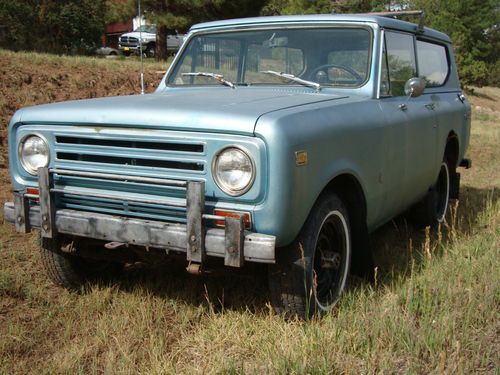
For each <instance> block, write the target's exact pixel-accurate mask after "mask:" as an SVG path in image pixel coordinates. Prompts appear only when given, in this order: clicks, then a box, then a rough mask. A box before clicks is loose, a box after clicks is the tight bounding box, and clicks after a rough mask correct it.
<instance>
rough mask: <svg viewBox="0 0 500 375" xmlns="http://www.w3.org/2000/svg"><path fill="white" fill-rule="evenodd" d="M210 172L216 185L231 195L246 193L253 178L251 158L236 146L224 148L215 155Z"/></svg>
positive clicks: (253, 171)
mask: <svg viewBox="0 0 500 375" xmlns="http://www.w3.org/2000/svg"><path fill="white" fill-rule="evenodd" d="M212 172H213V175H214V178H215V182H216V183H217V186H219V188H220V189H221V190H222V191H224V192H225V193H226V194H229V195H233V196H238V195H242V194H244V193H246V192H247V191H248V189H250V188H251V187H252V183H253V181H254V179H255V167H254V162H253V160H252V159H251V158H250V156H249V155H248V154H247V153H246V152H245V151H243V150H241V149H239V148H236V147H228V148H225V149H224V150H222V151H220V152H219V153H218V154H217V155H216V156H215V160H214V163H213V171H212Z"/></svg>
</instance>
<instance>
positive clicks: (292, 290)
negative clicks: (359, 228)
mask: <svg viewBox="0 0 500 375" xmlns="http://www.w3.org/2000/svg"><path fill="white" fill-rule="evenodd" d="M350 263H351V230H350V225H349V216H348V213H347V210H346V208H345V206H344V204H343V203H342V201H341V200H340V199H339V197H338V196H337V195H335V194H327V195H324V196H322V197H320V199H319V200H318V202H317V203H316V204H315V205H314V207H313V209H312V210H311V213H310V214H309V217H308V218H307V220H306V222H305V224H304V226H303V228H302V230H301V232H300V234H299V236H298V237H297V239H296V240H295V241H294V242H293V243H292V244H291V245H289V246H287V247H286V248H282V249H279V250H278V253H277V263H276V265H274V266H272V267H270V269H269V289H270V292H271V299H272V303H273V306H274V309H275V311H276V312H277V313H278V314H282V315H284V316H285V317H287V318H292V317H296V316H297V317H299V318H305V319H308V318H309V317H310V316H312V315H315V314H322V313H325V312H328V311H330V310H331V309H332V308H333V306H334V305H335V303H336V302H337V300H338V298H339V296H340V295H341V294H342V292H343V291H344V289H345V286H346V283H347V276H348V274H349V268H350Z"/></svg>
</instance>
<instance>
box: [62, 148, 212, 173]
mask: <svg viewBox="0 0 500 375" xmlns="http://www.w3.org/2000/svg"><path fill="white" fill-rule="evenodd" d="M57 158H58V159H59V160H71V161H84V162H90V163H104V164H119V165H133V166H139V167H156V168H168V169H183V170H190V171H203V169H204V164H203V163H192V162H183V161H173V160H155V159H139V158H127V157H121V156H108V155H88V154H80V153H70V152H58V153H57Z"/></svg>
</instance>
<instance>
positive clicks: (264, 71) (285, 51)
mask: <svg viewBox="0 0 500 375" xmlns="http://www.w3.org/2000/svg"><path fill="white" fill-rule="evenodd" d="M371 39H372V36H371V32H370V31H369V30H368V29H365V28H361V27H360V28H354V27H353V28H347V27H345V28H341V27H335V28H333V27H330V28H327V27H325V28H311V29H308V28H297V29H289V28H286V29H284V28H277V29H266V30H251V31H237V32H234V31H233V32H220V33H210V34H201V35H196V36H194V37H193V38H191V40H190V41H189V44H188V46H187V47H186V49H185V50H184V52H183V54H182V56H181V57H180V59H179V60H178V62H177V64H176V66H175V67H174V68H173V70H172V73H171V74H170V76H169V77H168V80H167V84H168V85H171V86H186V85H218V83H217V82H215V81H214V80H213V79H211V78H210V77H207V76H203V75H194V74H193V75H186V74H185V73H194V72H210V73H213V74H218V75H222V76H223V77H224V79H226V80H228V81H230V82H232V83H234V84H236V85H258V84H272V85H297V84H298V83H297V80H292V79H288V80H287V79H286V77H283V76H278V75H277V74H268V73H269V71H273V72H279V73H286V74H287V75H291V76H293V77H294V78H300V79H301V80H306V81H310V82H316V83H319V84H320V85H321V87H325V86H327V87H328V86H330V87H359V86H361V85H363V84H364V83H365V82H366V81H367V80H368V78H369V64H370V56H371V53H370V52H371V51H370V50H371ZM284 78H285V79H284Z"/></svg>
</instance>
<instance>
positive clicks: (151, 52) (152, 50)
mask: <svg viewBox="0 0 500 375" xmlns="http://www.w3.org/2000/svg"><path fill="white" fill-rule="evenodd" d="M155 55H156V46H155V45H154V44H150V45H148V46H147V48H146V57H155Z"/></svg>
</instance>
